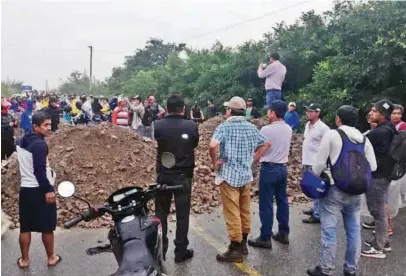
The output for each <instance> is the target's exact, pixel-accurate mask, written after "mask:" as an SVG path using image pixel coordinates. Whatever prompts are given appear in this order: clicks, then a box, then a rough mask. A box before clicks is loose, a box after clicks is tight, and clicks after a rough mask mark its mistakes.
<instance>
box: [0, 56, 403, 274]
mask: <svg viewBox="0 0 406 276" xmlns="http://www.w3.org/2000/svg"><path fill="white" fill-rule="evenodd" d="M285 74H286V67H285V66H284V65H282V64H281V63H280V62H279V55H278V54H276V53H275V54H272V55H271V58H270V64H269V65H260V68H259V69H258V76H259V77H261V78H266V83H265V88H266V90H267V95H266V99H265V106H266V109H267V118H268V120H269V122H270V124H268V125H266V126H264V127H262V128H261V129H260V130H259V129H258V128H257V127H256V126H254V125H253V124H251V123H250V122H249V119H251V118H258V117H261V111H260V110H258V109H256V108H255V107H254V105H253V101H252V99H246V100H244V99H242V98H241V97H237V96H235V97H233V98H231V99H230V100H229V101H228V102H226V103H224V107H225V109H226V112H225V117H226V120H225V121H224V122H223V123H221V124H220V125H219V126H218V127H217V128H216V130H215V132H214V134H213V137H212V139H211V141H210V144H209V154H210V157H211V160H212V167H213V170H214V171H215V174H216V177H215V183H214V184H215V185H218V186H219V190H220V195H221V201H222V206H223V214H224V220H225V222H226V227H227V232H228V237H229V239H230V244H229V246H228V249H227V251H226V252H223V253H219V254H217V256H216V259H217V260H218V261H220V262H242V261H243V258H244V256H246V255H248V254H249V249H248V246H251V247H254V248H256V247H258V248H265V249H272V239H273V240H275V241H276V242H279V243H281V244H284V245H288V244H289V233H290V228H289V203H288V196H287V179H288V169H287V163H288V159H289V152H290V147H291V139H292V136H293V132H294V131H296V130H297V129H298V128H299V124H300V119H299V114H298V113H297V112H296V104H295V103H294V102H290V103H289V104H286V103H285V102H284V101H283V100H282V95H281V85H282V82H283V80H284V77H285ZM304 109H305V112H306V119H307V123H306V125H305V131H304V142H303V145H302V164H303V167H304V169H305V171H310V172H311V173H312V174H313V175H315V176H316V177H323V179H324V180H325V182H326V183H329V186H328V189H326V190H325V194H323V196H322V197H320V198H318V199H314V200H313V208H311V209H310V210H305V211H304V214H305V215H306V216H307V217H306V218H305V219H303V223H306V224H320V227H321V254H320V260H319V263H318V264H317V265H315V267H314V268H312V269H309V270H308V271H307V274H308V275H310V276H329V275H333V274H334V269H335V256H336V249H337V226H338V221H339V217H340V216H342V218H343V220H344V230H345V233H346V237H347V240H346V254H345V263H344V267H343V269H344V275H345V276H355V275H357V273H358V262H359V258H360V256H364V257H371V258H379V259H383V258H386V256H387V254H388V252H390V251H391V250H392V249H391V245H390V239H389V236H391V235H393V234H394V233H395V231H394V228H393V224H392V221H391V217H390V216H389V215H388V208H387V206H388V203H390V202H389V201H390V200H391V199H390V198H388V190H389V187H390V185H401V186H402V188H401V194H399V195H398V196H399V197H400V196H402V197H403V199H405V194H406V191H405V190H406V176H405V175H403V176H402V177H399V178H398V179H395V178H393V168H394V167H396V166H406V163H405V162H404V163H397V161H396V160H395V159H394V158H393V156H392V155H391V154H392V153H391V149H392V147H393V143H394V141H398V142H399V139H398V137H404V132H403V131H406V123H405V122H403V121H402V116H403V114H404V109H403V107H402V106H401V105H397V104H394V103H392V102H391V101H389V100H387V99H383V100H380V101H378V102H376V103H373V104H372V108H371V110H370V112H369V114H368V121H369V122H370V125H371V129H370V130H369V131H368V132H366V133H361V132H360V131H359V130H358V129H357V128H356V126H357V125H358V121H359V118H358V116H359V113H358V110H357V109H355V108H354V107H352V106H349V105H344V106H341V107H340V108H339V109H338V110H337V112H336V114H335V115H336V119H335V124H336V127H337V128H336V129H330V128H329V126H327V124H325V123H324V122H323V121H322V119H321V113H322V110H323V107H322V106H321V105H319V104H317V103H311V104H309V105H308V106H305V107H304ZM10 111H11V112H10ZM218 114H219V109H218V108H217V105H216V103H215V102H214V101H213V100H211V99H210V100H208V102H207V115H206V116H204V113H203V110H202V108H201V107H200V106H199V105H198V103H197V102H196V103H195V104H194V105H192V106H191V107H190V108H188V106H187V105H186V104H185V101H184V99H183V98H182V97H181V96H179V95H171V96H169V98H168V99H167V103H166V108H164V107H163V106H161V105H160V104H158V103H157V102H156V100H155V96H154V95H151V96H149V97H148V98H147V99H146V100H145V101H143V99H142V98H141V97H139V96H134V97H131V98H129V99H128V98H126V97H122V96H118V95H117V96H116V97H113V98H112V99H110V100H108V99H107V98H105V97H103V96H100V97H92V96H81V97H78V96H76V95H69V96H67V97H63V98H61V99H57V98H56V97H55V96H54V95H50V96H46V97H43V98H41V97H37V98H35V100H34V99H32V98H26V99H11V100H6V99H2V159H3V150H5V149H7V146H10V145H14V143H13V141H12V140H10V141H9V140H7V141H6V139H5V141H6V142H7V143H9V144H7V143H6V142H4V143H5V144H3V137H12V136H13V128H15V127H17V126H18V125H19V126H20V127H21V128H22V129H24V132H25V135H24V137H23V138H22V139H21V141H20V143H19V145H18V147H17V148H18V160H19V163H20V171H21V176H22V180H21V190H20V223H21V234H20V246H21V253H22V257H21V258H20V259H19V260H18V265H19V266H20V267H21V268H25V267H27V266H28V265H29V262H30V261H29V256H28V250H29V244H30V240H31V234H30V233H31V232H40V233H42V234H43V241H44V245H45V248H46V251H47V254H48V265H50V266H52V265H56V264H57V263H58V262H59V261H60V260H61V257H60V256H58V255H56V254H55V253H54V250H53V239H54V237H53V231H54V230H55V227H56V214H57V213H56V205H55V192H54V187H53V182H54V180H55V173H54V172H53V171H52V169H51V168H50V167H49V163H48V162H47V154H48V148H47V145H46V143H45V141H44V139H43V138H44V137H45V136H48V135H50V133H51V132H52V131H55V130H56V129H57V128H58V124H59V123H60V117H61V116H62V117H63V118H64V121H65V122H66V123H70V124H80V123H83V124H94V123H99V122H103V121H110V122H111V123H112V124H113V125H117V126H120V127H125V128H128V129H130V130H132V131H134V132H135V133H137V134H138V135H143V136H147V137H150V138H152V139H154V140H156V141H157V145H158V148H157V166H156V172H157V182H164V183H167V184H173V185H179V184H182V185H183V186H184V189H183V190H182V191H177V192H171V191H166V192H158V193H157V195H156V198H155V206H156V207H155V208H156V209H155V210H156V216H157V217H158V218H159V219H160V220H161V222H162V226H163V228H162V230H163V244H164V255H165V254H166V252H167V250H168V247H169V241H168V238H167V231H168V226H167V217H168V214H169V211H170V204H171V200H172V197H174V198H175V205H176V238H175V240H174V244H175V250H174V251H175V261H176V262H183V261H186V260H188V259H191V258H192V257H193V255H194V251H193V250H192V249H190V248H188V245H189V240H188V230H189V215H190V207H191V205H190V204H191V202H190V200H191V191H192V183H193V181H192V180H193V174H194V167H195V149H196V147H197V146H198V144H199V132H198V123H200V122H201V121H203V120H205V119H206V118H211V117H214V116H217V115H218ZM18 122H19V123H18ZM3 127H4V129H3ZM400 135H403V136H400ZM4 145H5V146H6V147H4ZM164 152H171V153H173V154H174V155H175V160H176V163H175V165H174V166H173V167H171V168H166V167H165V166H163V165H162V164H161V158H160V157H161V155H162V154H163V153H164ZM4 153H5V157H7V156H9V154H10V153H9V152H8V151H7V150H6V151H5V152H4ZM397 155H398V156H401V159H402V158H403V159H402V160H403V161H404V160H406V139H404V140H400V147H398V152H397ZM254 162H257V163H260V176H259V183H258V185H259V218H260V221H261V228H260V235H259V236H258V237H249V234H250V232H251V212H250V206H251V196H250V193H251V184H252V181H253V172H252V165H253V163H254ZM353 168H355V171H350V170H351V169H353ZM401 169H403V171H405V170H406V168H404V167H403V168H401ZM339 175H345V176H347V177H348V179H342V177H341V178H340V177H338V176H339ZM357 177H358V178H357ZM353 179H356V181H359V182H358V183H355V184H354V182H353ZM351 181H352V182H351ZM343 182H344V183H346V185H347V186H348V185H355V186H356V188H357V189H358V190H359V189H360V186H362V185H364V184H365V185H364V186H365V187H361V190H362V188H365V191H364V192H362V193H359V192H354V191H353V190H351V189H347V188H348V187H347V188H346V189H344V188H343V187H344V186H343V184H342V183H343ZM354 189H355V188H354ZM44 194H45V196H44ZM363 196H365V197H366V202H367V206H368V210H369V212H370V215H371V216H372V218H373V221H371V222H368V221H365V222H363V223H361V201H362V197H363ZM44 197H45V201H44ZM274 199H275V201H276V209H277V210H276V219H277V221H278V232H277V233H273V232H272V229H273V224H274V210H273V209H274V205H273V202H274ZM361 226H364V228H367V229H374V235H373V238H372V239H371V240H369V239H366V240H365V242H364V245H365V246H364V248H362V243H361Z"/></svg>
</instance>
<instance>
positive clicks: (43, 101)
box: [41, 99, 49, 108]
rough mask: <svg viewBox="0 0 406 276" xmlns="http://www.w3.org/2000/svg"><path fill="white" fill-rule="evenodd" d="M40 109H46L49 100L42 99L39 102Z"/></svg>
mask: <svg viewBox="0 0 406 276" xmlns="http://www.w3.org/2000/svg"><path fill="white" fill-rule="evenodd" d="M41 105H42V108H45V107H48V105H49V99H44V100H42V102H41Z"/></svg>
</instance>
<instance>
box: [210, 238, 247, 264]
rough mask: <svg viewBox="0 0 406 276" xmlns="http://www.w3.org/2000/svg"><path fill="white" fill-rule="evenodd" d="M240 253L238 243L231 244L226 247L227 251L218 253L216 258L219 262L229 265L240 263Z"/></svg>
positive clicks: (241, 260)
mask: <svg viewBox="0 0 406 276" xmlns="http://www.w3.org/2000/svg"><path fill="white" fill-rule="evenodd" d="M242 257H243V256H242V252H241V243H240V242H233V241H232V242H231V243H230V245H229V246H228V250H227V251H226V252H224V253H219V254H217V256H216V259H217V261H219V262H229V263H242V262H243V258H242Z"/></svg>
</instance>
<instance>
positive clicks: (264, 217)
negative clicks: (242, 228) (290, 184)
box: [259, 163, 289, 240]
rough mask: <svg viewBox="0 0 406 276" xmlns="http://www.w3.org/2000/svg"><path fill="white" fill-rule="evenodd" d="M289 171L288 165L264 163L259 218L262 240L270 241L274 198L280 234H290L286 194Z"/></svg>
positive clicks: (260, 179) (260, 181) (261, 171)
mask: <svg viewBox="0 0 406 276" xmlns="http://www.w3.org/2000/svg"><path fill="white" fill-rule="evenodd" d="M287 178H288V170H287V166H286V165H282V164H272V163H262V164H261V169H260V175H259V217H260V219H261V225H262V226H261V239H262V240H269V239H270V238H271V236H272V227H273V198H274V196H275V199H276V206H277V210H276V218H277V219H278V223H279V232H280V233H285V234H289V203H288V196H287V193H286V186H287Z"/></svg>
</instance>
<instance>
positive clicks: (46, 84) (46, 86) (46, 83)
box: [45, 80, 48, 93]
mask: <svg viewBox="0 0 406 276" xmlns="http://www.w3.org/2000/svg"><path fill="white" fill-rule="evenodd" d="M45 92H46V93H48V80H46V81H45Z"/></svg>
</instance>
